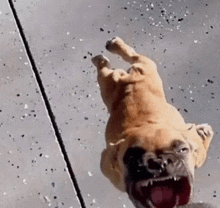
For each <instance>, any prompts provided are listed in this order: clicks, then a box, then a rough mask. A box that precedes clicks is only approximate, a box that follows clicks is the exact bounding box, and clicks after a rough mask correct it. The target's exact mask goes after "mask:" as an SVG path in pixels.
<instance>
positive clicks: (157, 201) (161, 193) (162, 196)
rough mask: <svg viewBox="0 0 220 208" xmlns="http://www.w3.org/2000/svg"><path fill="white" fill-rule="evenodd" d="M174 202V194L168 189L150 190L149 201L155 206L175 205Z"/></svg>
mask: <svg viewBox="0 0 220 208" xmlns="http://www.w3.org/2000/svg"><path fill="white" fill-rule="evenodd" d="M175 200H176V197H175V193H174V191H173V189H171V188H170V187H166V186H164V187H163V186H162V187H155V188H153V189H152V190H151V201H152V202H153V204H154V205H155V206H160V205H163V204H167V203H175Z"/></svg>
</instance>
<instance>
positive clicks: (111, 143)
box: [92, 37, 213, 208]
mask: <svg viewBox="0 0 220 208" xmlns="http://www.w3.org/2000/svg"><path fill="white" fill-rule="evenodd" d="M106 48H107V50H109V51H110V52H112V53H115V54H118V55H120V56H121V57H122V58H123V59H124V60H125V61H127V62H129V63H130V64H132V65H131V67H130V68H129V69H128V71H127V72H126V71H124V70H113V69H111V67H110V63H109V60H108V59H107V58H105V57H104V56H102V55H99V56H96V57H94V58H92V62H93V63H94V65H95V66H96V67H97V70H98V82H99V85H100V88H101V95H102V98H103V101H104V103H105V104H106V106H107V108H108V111H109V113H110V118H109V121H108V124H107V127H106V145H107V146H106V149H105V150H104V151H103V153H102V159H101V170H102V172H103V174H104V175H105V176H106V177H108V178H109V180H110V181H111V182H112V183H113V184H114V185H115V186H116V187H117V188H118V189H120V190H121V191H127V193H128V195H129V197H130V199H131V200H132V201H133V203H134V205H135V206H136V207H137V208H146V207H155V208H172V207H178V206H180V205H184V204H187V203H189V202H190V200H191V198H192V190H193V178H194V168H198V167H200V166H201V165H202V164H203V163H204V161H205V159H206V156H207V151H208V148H209V145H210V142H211V139H212V136H213V131H212V128H211V127H210V126H209V125H207V124H202V125H195V124H188V123H187V124H186V123H185V122H184V119H183V118H182V116H181V115H180V113H179V112H178V111H177V110H176V109H175V108H174V107H173V106H171V105H170V104H168V103H167V101H166V99H165V95H164V90H163V85H162V81H161V79H160V77H159V75H158V73H157V67H156V64H155V63H154V62H153V61H152V60H150V59H149V58H147V57H145V56H141V55H139V54H137V53H136V52H135V51H134V50H133V49H132V48H130V47H129V46H128V45H126V44H125V43H124V42H123V41H122V40H121V39H120V38H118V37H116V38H113V39H112V40H110V41H108V42H107V44H106Z"/></svg>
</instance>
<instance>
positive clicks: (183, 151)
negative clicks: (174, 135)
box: [177, 147, 189, 154]
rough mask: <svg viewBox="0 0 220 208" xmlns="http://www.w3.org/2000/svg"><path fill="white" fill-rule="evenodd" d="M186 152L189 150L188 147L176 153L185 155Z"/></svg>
mask: <svg viewBox="0 0 220 208" xmlns="http://www.w3.org/2000/svg"><path fill="white" fill-rule="evenodd" d="M188 151H189V148H188V147H183V148H181V149H179V150H178V151H177V153H179V154H185V153H187V152H188Z"/></svg>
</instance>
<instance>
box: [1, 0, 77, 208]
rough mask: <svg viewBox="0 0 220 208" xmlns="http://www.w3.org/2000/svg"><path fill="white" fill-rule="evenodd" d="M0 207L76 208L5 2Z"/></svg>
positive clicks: (2, 11)
mask: <svg viewBox="0 0 220 208" xmlns="http://www.w3.org/2000/svg"><path fill="white" fill-rule="evenodd" d="M0 13H1V14H0V21H1V27H0V46H1V52H0V65H1V70H0V101H1V102H0V118H1V119H0V167H1V171H0V207H1V208H30V207H31V208H40V207H42V208H43V207H53V208H55V207H57V208H58V207H67V208H70V207H72V208H73V207H74V208H75V207H78V208H79V207H80V205H79V202H78V200H77V198H76V194H75V190H74V188H73V185H72V182H71V180H70V177H69V175H68V173H67V170H66V165H65V162H64V160H63V156H62V154H61V152H60V148H59V145H58V144H57V142H56V137H55V135H54V131H53V129H52V128H51V124H50V121H49V119H48V115H47V111H46V109H45V106H44V103H43V102H42V97H41V92H40V90H39V88H38V86H37V84H36V80H35V77H34V75H33V73H32V69H31V67H30V62H29V60H28V59H27V56H26V53H25V49H24V47H23V44H22V42H21V39H20V37H19V33H18V30H17V28H16V25H15V22H14V18H13V16H12V14H11V11H10V9H9V7H8V4H7V2H6V1H5V2H0Z"/></svg>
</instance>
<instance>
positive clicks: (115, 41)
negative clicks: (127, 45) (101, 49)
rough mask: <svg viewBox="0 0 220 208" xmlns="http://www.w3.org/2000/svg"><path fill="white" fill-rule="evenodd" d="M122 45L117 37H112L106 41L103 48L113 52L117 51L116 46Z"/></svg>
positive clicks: (121, 41)
mask: <svg viewBox="0 0 220 208" xmlns="http://www.w3.org/2000/svg"><path fill="white" fill-rule="evenodd" d="M120 43H124V42H123V40H122V39H121V38H119V37H114V38H112V39H111V40H109V41H107V43H106V45H105V47H106V49H107V50H108V51H111V52H113V53H114V52H115V51H116V50H117V49H118V45H119V44H120Z"/></svg>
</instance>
